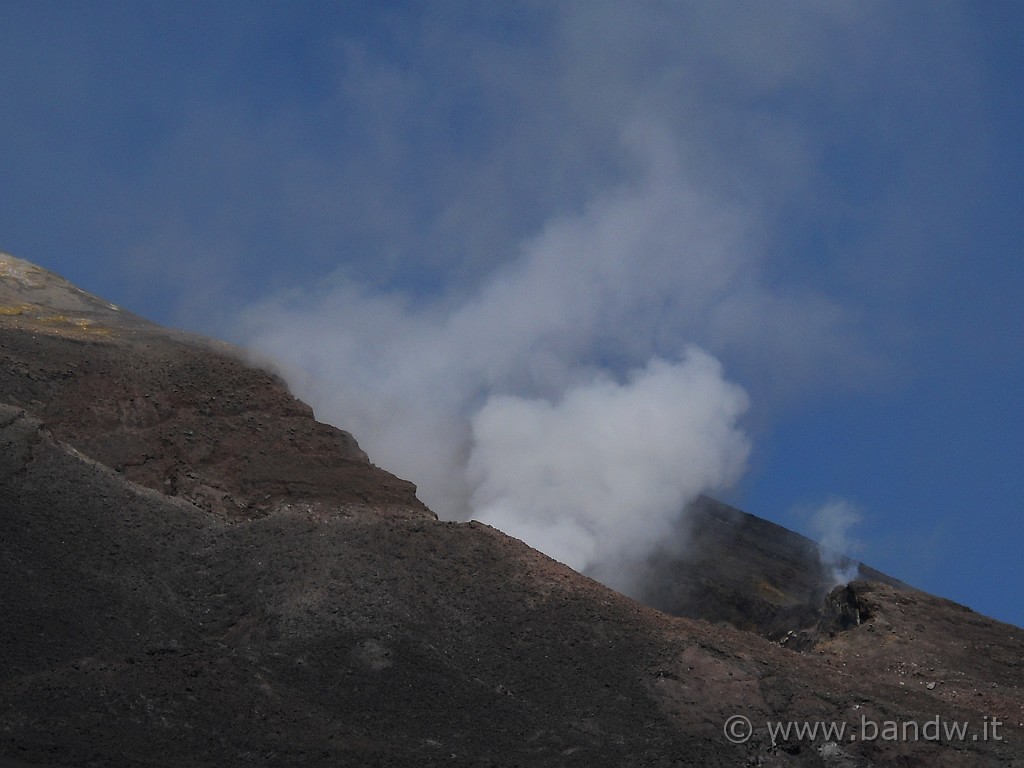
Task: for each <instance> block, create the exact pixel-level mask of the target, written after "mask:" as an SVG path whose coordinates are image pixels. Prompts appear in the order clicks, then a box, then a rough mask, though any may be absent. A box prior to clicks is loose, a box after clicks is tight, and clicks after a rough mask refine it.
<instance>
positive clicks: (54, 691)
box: [0, 256, 1024, 768]
mask: <svg viewBox="0 0 1024 768" xmlns="http://www.w3.org/2000/svg"><path fill="white" fill-rule="evenodd" d="M0 302H2V307H0V403H2V404H0V543H2V547H0V610H2V615H3V619H4V621H3V624H2V629H0V660H2V663H0V765H3V764H4V761H7V762H8V764H10V765H12V766H26V765H28V766H50V767H51V768H57V767H59V766H179V765H180V766H186V765H187V766H233V765H239V766H241V765H259V766H263V765H296V766H300V765H303V766H338V765H352V766H374V765H378V766H431V765H438V766H440V765H445V766H470V765H472V766H544V765H549V766H574V765H578V766H587V767H588V768H589V767H590V766H631V765H632V766H691V765H702V766H735V765H769V766H771V765H776V766H784V765H808V766H822V765H826V766H867V765H893V764H898V765H909V766H926V765H927V766H932V765H938V766H958V765H963V766H968V765H971V766H973V765H1001V766H1012V765H1014V764H1019V763H1020V761H1024V727H1022V726H1021V723H1022V722H1024V712H1022V701H1024V669H1022V667H1021V663H1020V660H1021V658H1022V657H1024V633H1022V632H1021V630H1019V629H1017V628H1014V627H1009V626H1006V625H1002V624H999V623H998V622H994V621H992V620H989V619H985V618H984V617H980V616H977V615H976V614H972V613H970V612H968V611H966V609H963V608H961V607H960V606H956V605H953V604H951V603H948V602H947V601H943V600H940V599H938V598H933V597H931V596H928V595H923V594H921V593H919V592H914V591H912V590H907V589H895V588H893V587H891V586H889V585H886V584H882V583H878V582H856V583H855V584H853V585H851V587H850V588H848V589H840V590H838V591H836V592H833V593H832V594H830V595H828V596H827V597H825V598H824V599H823V600H822V601H821V603H820V608H819V609H816V611H815V612H814V615H815V623H813V627H810V628H808V631H807V633H805V634H804V636H803V637H804V640H805V643H804V650H803V651H802V652H798V651H795V650H792V649H791V648H790V647H789V646H788V645H783V644H781V643H780V642H776V641H772V640H770V639H767V638H765V637H762V636H761V634H760V630H761V629H762V627H760V625H758V626H754V627H752V628H753V630H754V631H744V630H742V629H739V628H737V627H735V626H732V625H731V624H728V623H725V622H722V621H716V623H709V622H708V621H705V620H702V619H700V618H682V617H672V616H669V615H667V614H665V613H661V612H658V611H656V610H654V609H652V608H649V607H645V606H643V605H640V604H638V603H636V602H634V601H632V600H629V599H627V598H625V597H623V596H621V595H619V594H617V593H615V592H613V591H612V590H609V589H607V588H605V587H603V586H601V585H600V584H597V583H596V582H594V581H592V580H590V579H587V578H585V577H583V576H581V575H579V574H577V573H575V572H573V571H571V570H570V569H568V568H566V567H565V566H562V565H560V564H559V563H556V562H554V561H552V560H550V559H549V558H547V557H545V556H543V555H541V554H540V553H538V552H536V551H534V550H532V549H530V548H529V547H528V546H526V545H525V544H523V543H522V542H519V541H517V540H515V539H512V538H510V537H507V536H505V535H503V534H501V533H500V532H498V531H496V530H494V529H492V528H489V527H487V526H484V525H481V524H477V523H468V524H459V523H450V522H442V521H439V520H437V519H436V518H435V517H434V515H432V514H431V513H430V512H429V511H428V510H426V509H425V508H424V507H423V505H422V504H420V503H419V502H418V501H417V500H416V499H415V496H414V489H413V487H412V486H411V485H410V484H409V483H406V482H404V481H401V480H398V479H397V478H395V477H393V476H392V475H389V474H388V473H387V472H385V471H383V470H380V469H378V468H377V467H375V466H373V465H372V464H371V463H370V462H369V461H368V460H367V458H366V457H365V455H364V454H363V453H362V451H360V450H359V448H358V446H357V445H356V443H355V441H354V440H353V439H352V438H351V436H349V435H347V434H346V433H344V432H341V431H339V430H335V429H334V428H332V427H329V426H326V425H323V424H318V423H317V422H316V421H315V419H314V418H313V415H312V413H311V412H310V411H309V409H308V408H306V407H305V406H303V405H302V404H301V403H298V402H297V401H295V400H294V399H293V398H292V397H291V396H290V395H289V394H288V392H287V389H286V388H285V386H284V384H283V383H282V382H281V380H280V379H278V378H276V377H275V376H273V375H272V374H269V373H267V372H265V371H262V370H260V369H258V368H254V367H251V366H249V365H247V364H246V363H245V362H243V360H242V358H241V357H240V356H239V355H238V354H237V353H236V352H235V351H233V350H230V349H228V348H226V347H223V346H221V345H218V344H216V343H214V342H209V341H205V340H200V339H196V338H193V337H189V336H185V335H183V334H178V333H174V332H169V331H164V330H162V329H159V328H157V327H156V326H153V325H151V324H149V323H147V322H145V321H143V320H141V319H139V318H136V317H134V316H131V315H129V314H128V313H124V312H122V311H120V310H116V309H113V308H111V307H110V306H109V305H107V304H106V303H105V302H102V301H100V300H99V299H95V298H94V297H89V296H87V295H85V294H81V292H79V291H77V289H75V288H74V287H73V286H70V285H68V284H67V283H65V282H64V281H62V280H61V279H60V278H58V277H57V276H55V275H52V274H50V273H47V272H45V271H43V270H39V269H38V268H36V267H33V266H32V265H29V264H27V263H25V262H21V261H18V260H15V259H12V258H10V257H6V256H0ZM698 540H699V539H698ZM787 540H788V539H786V537H784V536H781V534H780V537H779V541H780V542H782V541H787ZM722 541H723V542H724V541H725V540H724V539H723V540H722ZM730 541H731V542H732V543H730V544H729V546H731V547H733V550H732V552H731V554H732V556H733V558H734V559H735V560H736V561H737V562H743V563H746V564H747V565H746V569H745V570H744V569H736V568H729V569H726V570H725V571H722V573H726V572H728V573H730V574H732V577H730V578H731V581H729V583H728V584H716V583H714V579H710V580H709V581H708V582H707V584H706V585H705V586H706V587H707V590H708V591H707V593H706V596H704V597H701V596H700V595H698V593H697V592H692V594H694V595H697V597H696V598H695V599H693V600H692V601H691V602H690V603H689V605H690V606H691V608H692V607H693V606H698V607H699V606H701V605H703V606H705V610H706V613H707V615H708V616H710V617H711V618H713V619H715V620H719V619H729V618H730V617H729V616H726V615H724V614H725V613H728V612H729V611H733V610H737V604H736V602H735V599H734V597H735V595H738V594H741V593H742V592H743V590H744V589H745V587H744V586H743V585H744V584H746V583H748V582H749V581H750V580H754V581H756V580H757V579H758V569H761V568H763V569H765V571H764V574H763V576H764V578H765V579H775V578H777V576H778V574H776V573H774V571H772V569H781V570H779V571H778V573H784V572H786V568H787V567H792V568H793V569H796V571H799V570H800V569H801V568H804V567H809V566H807V565H806V563H805V564H804V565H800V564H799V563H791V565H790V566H786V565H785V563H786V561H787V558H788V557H789V555H788V554H787V553H786V551H785V549H784V548H783V551H782V552H773V551H771V548H769V549H768V550H766V551H761V552H760V553H756V552H754V551H752V550H751V551H749V553H748V554H744V552H745V551H746V550H744V549H743V548H744V547H748V546H749V545H750V542H749V541H748V540H747V539H745V538H744V537H738V538H732V539H730ZM761 543H762V544H764V540H763V539H762V540H761ZM768 563H773V564H772V565H771V566H770V567H769V566H768V565H766V564H768ZM709 578H710V577H709ZM723 578H724V577H723ZM674 588H675V587H672V586H671V585H669V586H667V587H665V588H664V590H663V592H662V593H663V594H669V595H671V594H672V591H673V589H674ZM716 590H717V591H716ZM716 594H728V595H732V596H734V597H733V598H730V600H732V602H729V601H725V602H716V600H715V599H714V595H716ZM795 594H796V592H794V595H795ZM768 603H770V601H768ZM766 604H767V603H758V604H757V605H758V608H757V611H761V610H762V609H764V610H768V611H769V613H770V610H769V609H768V608H765V605H766ZM691 612H693V613H698V614H699V613H700V611H698V610H693V611H691ZM733 620H734V622H735V623H738V624H742V623H743V620H744V612H743V611H738V613H737V616H736V617H733ZM758 621H760V619H759V620H758ZM755 623H756V622H755ZM732 716H743V717H746V718H749V720H750V722H751V725H752V726H753V733H752V735H751V736H750V737H749V738H748V739H745V740H744V739H736V740H737V741H741V742H742V743H732V742H731V741H730V740H729V739H727V738H726V736H725V734H724V732H723V727H724V726H725V724H726V722H727V720H728V718H730V717H732ZM937 716H938V717H942V718H946V719H949V720H951V721H952V720H954V719H955V720H956V721H958V722H959V721H969V722H970V723H971V724H972V728H973V729H974V730H973V731H972V732H971V733H970V734H968V735H967V737H966V740H964V741H959V740H954V741H950V740H948V739H947V740H946V741H945V742H935V741H928V740H921V739H919V740H903V741H896V740H887V739H885V738H876V739H874V740H866V741H865V740H862V739H855V740H852V741H851V740H849V739H847V738H845V737H844V738H842V739H840V740H838V741H837V739H836V738H830V737H826V736H824V735H823V734H818V735H817V736H815V737H811V736H804V737H800V736H798V735H796V734H793V733H791V734H790V735H789V736H788V737H785V736H782V735H778V736H777V738H776V739H775V741H777V742H778V743H775V744H773V738H772V734H771V733H769V730H768V723H774V722H775V721H779V720H781V721H784V722H785V721H797V722H805V721H827V722H831V721H835V722H836V723H843V724H846V725H847V726H848V727H850V728H856V727H859V726H860V725H861V724H862V719H861V718H863V717H870V718H874V719H877V720H879V721H880V722H882V721H884V720H885V719H893V720H900V721H907V720H917V721H920V722H922V723H923V722H925V720H927V719H930V718H935V717H937ZM986 718H988V719H987V720H986ZM992 718H998V719H999V720H1000V721H1001V722H1002V726H1001V728H1000V730H999V732H998V735H999V736H1001V737H1002V739H1001V740H995V739H992V738H980V737H979V738H978V739H971V738H970V736H971V735H973V736H979V734H981V733H982V731H981V728H982V727H983V726H984V727H986V728H987V726H988V724H989V723H991V722H992ZM741 725H742V723H741ZM734 735H735V734H734ZM739 735H743V734H742V732H739ZM985 735H986V736H989V735H990V734H989V733H988V732H986V733H985ZM1015 761H1016V762H1015Z"/></svg>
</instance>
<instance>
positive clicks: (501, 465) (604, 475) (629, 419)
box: [468, 348, 748, 591]
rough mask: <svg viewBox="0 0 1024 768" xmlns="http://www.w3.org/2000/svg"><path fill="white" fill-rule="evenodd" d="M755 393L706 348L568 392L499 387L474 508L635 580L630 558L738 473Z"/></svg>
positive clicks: (476, 421) (619, 582) (486, 414)
mask: <svg viewBox="0 0 1024 768" xmlns="http://www.w3.org/2000/svg"><path fill="white" fill-rule="evenodd" d="M746 404H747V401H746V395H745V394H744V393H743V392H742V390H740V389H739V388H738V387H736V386H734V385H731V384H729V383H728V382H726V381H724V380H723V379H722V376H721V369H720V366H719V365H718V363H717V361H715V360H714V359H713V358H711V357H710V356H709V355H707V354H706V353H704V352H702V351H700V350H697V349H695V348H691V349H690V350H689V351H688V353H687V355H686V357H685V358H684V359H683V360H682V361H681V362H679V363H675V364H673V363H669V362H666V361H664V360H659V359H654V360H652V361H651V362H650V363H649V364H648V365H647V367H646V368H644V369H642V370H637V371H634V372H632V374H631V375H630V379H629V381H628V383H626V384H621V385H620V384H618V383H616V382H614V381H610V380H608V379H607V378H605V377H598V378H596V379H595V380H594V381H593V382H591V383H588V384H583V385H580V386H577V387H574V388H573V389H571V390H569V391H568V392H567V393H566V394H565V396H564V397H563V398H562V399H561V400H560V401H559V402H557V403H549V402H547V401H545V400H525V399H522V398H518V397H507V396H506V397H495V398H491V399H490V400H488V402H487V403H486V405H485V406H484V407H483V408H481V409H480V411H479V412H478V413H477V414H476V415H475V416H474V417H473V450H472V453H471V455H470V459H469V466H468V469H469V476H470V478H471V480H472V481H473V486H474V488H475V490H474V493H473V497H472V506H473V510H474V516H475V517H476V518H477V519H478V520H481V521H483V522H487V523H491V524H493V525H494V526H495V527H497V528H500V529H502V530H503V531H505V532H507V533H510V534H512V535H514V536H518V537H519V538H521V539H523V540H525V541H533V542H543V547H542V548H543V549H544V551H545V552H547V554H549V555H551V556H553V557H555V558H556V559H558V560H561V561H562V562H564V563H567V564H569V565H571V566H573V567H575V568H577V569H578V570H590V569H594V568H599V569H600V572H601V573H600V575H601V576H602V578H604V580H605V581H611V582H613V584H614V586H616V587H619V588H620V589H623V590H627V591H628V590H629V588H630V586H631V585H630V584H629V583H628V573H629V564H630V562H634V561H636V560H637V559H638V558H640V557H642V556H643V555H644V554H646V553H647V552H649V551H650V550H651V549H652V548H653V547H654V546H655V545H656V544H657V543H658V542H659V540H661V539H662V538H663V536H664V534H665V533H666V532H667V528H668V523H669V522H670V521H671V520H672V518H673V517H675V516H676V515H677V514H678V513H679V512H680V510H682V508H683V505H684V504H685V503H686V502H687V501H689V500H691V499H693V498H695V497H696V495H697V494H698V493H700V492H701V491H703V490H705V489H707V488H711V487H715V486H719V485H721V484H722V483H723V482H728V481H731V480H733V479H735V478H736V477H737V476H738V474H739V470H740V469H741V467H742V466H743V463H744V461H745V459H746V455H747V452H748V443H747V440H746V438H745V437H744V435H743V434H742V433H741V432H739V431H738V430H737V429H736V428H735V427H734V423H735V420H736V418H737V417H738V416H739V414H740V413H742V411H743V410H744V409H745V408H746Z"/></svg>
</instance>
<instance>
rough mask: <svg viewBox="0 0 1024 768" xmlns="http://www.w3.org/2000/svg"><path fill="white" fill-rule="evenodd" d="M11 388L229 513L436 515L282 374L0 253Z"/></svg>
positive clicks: (77, 435)
mask: <svg viewBox="0 0 1024 768" xmlns="http://www.w3.org/2000/svg"><path fill="white" fill-rule="evenodd" d="M0 259H3V261H0V278H3V282H0V285H2V286H3V290H0V330H2V333H3V336H2V341H0V392H2V393H3V399H4V401H5V402H7V403H10V404H12V405H18V406H21V407H23V408H26V409H27V410H30V411H31V412H32V413H33V414H34V415H35V416H36V417H38V418H39V419H41V420H42V422H43V423H44V424H45V425H46V426H47V427H48V428H49V429H51V430H52V431H53V433H54V435H55V436H56V437H58V438H59V439H61V440H65V441H67V442H68V443H69V444H71V445H73V446H74V447H76V448H77V449H79V450H80V451H82V452H83V453H85V454H86V455H88V456H91V457H92V458H95V459H96V460H98V461H100V462H102V463H104V464H106V465H107V466H109V467H110V468H112V469H114V470H115V471H117V472H120V473H121V474H122V475H123V476H124V477H125V478H127V479H129V480H132V481H134V482H137V483H140V484H142V485H145V486H147V487H149V488H153V489H155V490H158V491H160V492H162V493H165V494H166V495H168V496H175V497H180V498H183V499H186V500H188V501H190V502H192V503H194V504H197V505H198V506H200V507H201V508H203V509H207V510H211V511H214V512H217V513H218V514H220V515H223V516H225V517H229V518H244V517H256V516H260V515H263V514H266V513H267V512H268V511H270V510H272V509H275V508H277V507H278V506H280V505H281V504H288V503H291V502H294V501H296V500H301V502H302V503H304V504H306V505H314V506H317V505H321V506H324V508H325V509H329V508H333V507H334V506H338V505H341V506H344V505H346V504H372V505H374V506H375V507H378V508H381V509H384V508H393V509H395V510H402V511H403V513H408V514H427V515H429V514H430V513H429V512H427V510H426V508H425V507H423V505H422V504H420V503H419V502H418V501H417V500H416V498H415V487H414V486H413V485H412V484H411V483H408V482H406V481H403V480H399V479H398V478H396V477H394V476H393V475H390V474H388V473H386V472H384V471H383V470H380V469H379V468H377V467H374V466H373V465H371V464H370V463H369V460H368V459H367V457H366V454H365V453H363V451H362V450H360V448H359V446H358V445H357V443H356V441H355V440H354V439H353V437H352V436H351V435H350V434H349V433H347V432H343V431H341V430H339V429H335V428H334V427H331V426H328V425H326V424H321V423H319V422H317V421H316V420H315V419H314V418H313V412H312V410H311V409H310V408H309V406H307V405H306V404H305V403H301V402H299V401H298V400H296V399H295V398H294V397H292V396H291V395H290V394H289V392H288V390H287V387H286V386H285V384H284V382H283V381H281V380H280V379H279V378H278V377H277V376H275V375H273V374H271V373H269V372H267V371H265V370H260V369H258V368H255V367H252V366H251V365H249V364H247V363H246V362H244V360H243V358H242V353H241V351H240V350H235V349H233V348H231V347H229V346H228V345H226V344H220V343H217V342H214V341H210V340H206V339H202V338H198V337H194V336H190V335H187V334H183V333H175V332H169V331H166V330H164V329H161V328H159V327H158V326H155V325H153V324H152V323H149V322H147V321H145V320H142V319H141V318H138V317H135V316H134V315H131V314H129V313H126V312H123V311H122V310H119V309H117V308H114V307H113V305H110V304H107V303H106V302H103V301H101V300H99V299H96V298H94V297H90V296H88V294H84V293H82V292H81V291H79V290H78V289H77V288H75V287H74V286H71V285H70V284H69V283H67V282H66V281H64V280H63V279H62V278H60V277H58V276H56V275H54V274H52V273H50V272H46V271H45V270H41V269H39V268H38V267H35V266H33V265H31V264H28V263H27V262H23V261H20V260H16V259H13V258H12V257H10V256H0Z"/></svg>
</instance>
